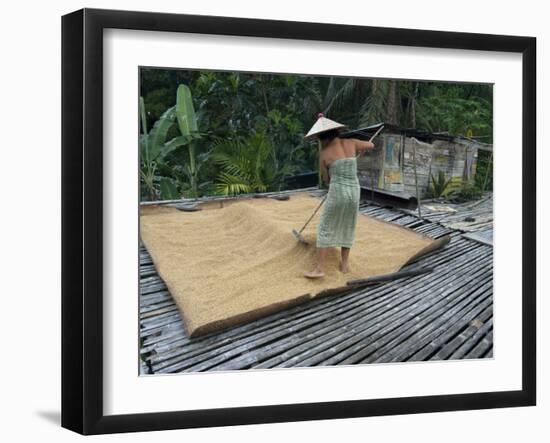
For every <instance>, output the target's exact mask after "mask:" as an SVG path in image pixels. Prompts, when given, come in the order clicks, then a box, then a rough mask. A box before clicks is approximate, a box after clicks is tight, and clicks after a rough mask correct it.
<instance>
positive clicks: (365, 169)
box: [62, 9, 536, 434]
mask: <svg viewBox="0 0 550 443" xmlns="http://www.w3.org/2000/svg"><path fill="white" fill-rule="evenodd" d="M535 59H536V40H535V38H532V37H518V36H502V35H485V34H469V33H454V32H439V31H424V30H411V29H390V28H374V27H363V26H349V25H337V24H320V23H302V22H286V21H285V22H283V21H273V20H257V19H243V18H236V17H212V16H192V15H179V14H164V13H151V12H130V11H111V10H97V9H83V10H79V11H76V12H73V13H71V14H68V15H65V16H63V18H62V162H63V164H62V173H63V178H62V188H63V190H62V198H63V207H62V220H63V226H62V256H63V263H62V269H63V275H62V282H63V290H62V425H63V426H64V427H66V428H68V429H71V430H74V431H76V432H79V433H82V434H101V433H115V432H131V431H147V430H160V429H177V428H190V427H206V426H227V425H238V424H252V423H270V422H283V421H298V420H316V419H329V418H346V417H361V416H376V415H389V414H411V413H422V412H435V411H453V410H465V409H484V408H498V407H516V406H529V405H534V404H535V402H536V373H535V367H536V354H535V349H536V341H535V339H536V337H535V330H536V325H535V306H536V303H535V301H536V287H535V286H536V285H535V260H536V252H535V248H536V238H535V235H536V234H535V232H536V230H535V222H536V216H535V202H536V185H535V183H536V179H535V139H536V137H535V131H536V118H535V116H536V104H535V73H536V69H535Z"/></svg>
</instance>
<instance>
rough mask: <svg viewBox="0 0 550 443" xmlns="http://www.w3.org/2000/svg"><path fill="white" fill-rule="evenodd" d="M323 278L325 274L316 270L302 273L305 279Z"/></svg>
mask: <svg viewBox="0 0 550 443" xmlns="http://www.w3.org/2000/svg"><path fill="white" fill-rule="evenodd" d="M324 276H325V273H324V272H323V271H321V270H319V269H317V268H315V269H314V270H313V271H309V272H306V273H304V277H307V278H322V277H324Z"/></svg>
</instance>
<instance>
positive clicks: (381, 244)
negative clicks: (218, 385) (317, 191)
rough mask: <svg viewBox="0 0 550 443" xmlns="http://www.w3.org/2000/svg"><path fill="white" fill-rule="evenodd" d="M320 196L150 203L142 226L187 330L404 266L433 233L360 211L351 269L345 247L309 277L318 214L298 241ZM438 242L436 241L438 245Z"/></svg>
mask: <svg viewBox="0 0 550 443" xmlns="http://www.w3.org/2000/svg"><path fill="white" fill-rule="evenodd" d="M318 204H319V199H317V198H314V197H311V196H309V195H308V194H307V193H301V194H294V195H292V196H291V198H290V200H287V201H278V200H275V199H270V198H259V199H248V200H233V201H226V202H224V203H223V207H221V203H219V202H212V203H207V204H204V205H202V208H203V210H202V211H197V212H182V211H179V210H177V209H175V208H170V207H166V206H163V207H160V206H146V207H142V210H141V216H140V233H141V239H142V241H143V242H144V244H145V246H146V248H147V250H148V251H149V253H150V254H151V257H152V258H153V262H154V264H155V267H156V269H157V271H158V273H159V274H160V276H161V277H162V279H163V280H164V282H165V283H166V285H167V287H168V289H169V291H170V293H171V294H172V296H173V297H174V299H175V301H176V303H177V304H178V306H179V308H180V311H181V313H182V316H183V319H184V323H185V327H186V330H187V332H188V334H190V335H199V334H202V333H206V332H210V331H213V330H217V329H221V328H224V327H227V326H231V325H235V324H238V323H242V322H246V321H249V320H252V319H255V318H258V317H260V316H263V315H267V314H270V313H272V312H275V311H277V310H280V309H284V308H285V307H288V306H291V305H294V304H296V303H300V302H303V301H305V300H307V299H310V298H311V297H314V296H315V295H318V294H319V293H321V292H322V291H326V290H328V289H333V288H339V287H342V286H345V284H346V281H348V280H352V279H357V278H366V277H369V276H374V275H381V274H387V273H390V272H395V271H397V270H399V269H400V268H401V267H402V266H403V265H404V264H406V263H407V261H409V260H410V259H411V258H412V257H413V256H415V255H417V254H418V253H422V252H424V251H425V250H426V248H427V249H431V245H432V244H433V240H432V239H430V238H429V237H426V236H423V235H420V234H418V233H416V232H414V231H412V230H410V229H406V228H403V227H400V226H396V225H393V224H390V223H387V222H383V221H380V220H376V219H374V218H371V217H367V216H365V215H359V219H358V222H357V230H356V240H355V244H354V246H353V248H352V249H351V254H350V267H351V272H350V273H348V274H342V273H341V272H340V271H339V270H338V263H339V250H337V249H331V250H330V252H329V254H328V262H327V268H326V271H325V274H326V276H325V277H324V278H323V279H320V280H308V279H306V278H304V277H303V273H304V272H305V271H308V270H310V269H311V268H312V267H313V266H314V263H315V254H316V250H315V233H316V227H317V224H318V221H319V214H320V212H321V211H319V213H318V214H317V215H316V216H315V218H314V219H313V220H312V221H311V223H310V224H309V226H308V227H307V228H306V230H305V231H304V232H303V235H304V237H305V238H306V239H307V240H308V241H309V242H310V245H309V246H305V245H303V244H301V243H299V242H297V241H296V238H295V237H294V236H293V235H292V229H299V228H301V226H302V225H303V223H304V222H305V221H306V220H307V219H308V217H309V216H310V215H311V213H312V212H313V210H314V209H315V207H316V206H317V205H318ZM432 246H433V245H432Z"/></svg>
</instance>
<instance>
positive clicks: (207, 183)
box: [139, 68, 493, 200]
mask: <svg viewBox="0 0 550 443" xmlns="http://www.w3.org/2000/svg"><path fill="white" fill-rule="evenodd" d="M139 104H140V106H139V109H140V116H139V117H140V180H141V198H142V199H143V200H158V199H162V200H166V199H175V198H180V197H181V196H184V197H190V198H193V197H200V196H203V195H211V194H223V195H233V194H239V193H248V192H258V191H261V192H264V191H274V190H281V189H284V188H285V186H286V184H285V179H287V178H288V177H290V176H293V175H296V174H300V173H305V172H310V171H316V170H317V165H316V157H317V155H316V154H317V147H316V144H315V143H314V142H311V141H306V140H304V139H303V136H304V134H305V133H306V132H307V131H308V130H309V128H310V127H311V125H312V124H313V123H314V122H315V119H316V115H317V114H318V113H319V112H323V113H324V114H325V116H327V117H328V118H331V119H334V120H336V121H339V122H342V123H345V124H346V125H348V127H350V128H361V127H365V126H368V125H371V124H374V123H377V122H380V121H385V122H388V123H394V124H397V125H399V126H402V127H409V128H416V127H418V128H422V129H426V130H428V131H431V132H448V133H450V134H452V135H468V136H470V137H473V138H477V139H479V140H480V141H483V142H486V143H492V133H493V131H492V114H493V112H492V86H491V85H486V84H473V83H443V82H428V81H426V82H424V81H422V82H419V81H402V80H381V79H365V78H345V77H328V76H304V75H288V74H260V73H238V72H213V71H194V70H178V69H153V68H142V69H141V70H140V98H139ZM484 155H485V154H484V153H482V152H481V151H480V154H479V156H480V157H479V164H478V171H480V170H481V173H479V174H478V175H480V176H483V177H484V180H483V181H484V182H485V183H486V182H488V183H486V185H487V186H486V187H487V188H490V187H491V185H492V183H491V181H492V177H491V174H490V173H489V174H486V169H483V168H484V166H483V164H484ZM486 160H487V159H485V164H488V162H487V161H486ZM485 168H490V166H485ZM489 172H490V170H489ZM477 183H481V182H480V181H479V180H477V181H476V184H477Z"/></svg>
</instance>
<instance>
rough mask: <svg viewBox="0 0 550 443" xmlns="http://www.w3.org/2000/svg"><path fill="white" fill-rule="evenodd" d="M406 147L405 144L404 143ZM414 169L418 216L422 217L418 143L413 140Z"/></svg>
mask: <svg viewBox="0 0 550 443" xmlns="http://www.w3.org/2000/svg"><path fill="white" fill-rule="evenodd" d="M403 149H405V144H403ZM413 169H414V187H415V188H416V201H417V204H418V218H422V210H421V209H420V206H421V205H420V192H419V191H418V175H417V174H416V143H414V142H413Z"/></svg>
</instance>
